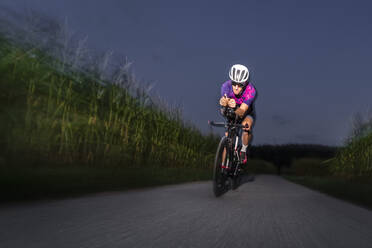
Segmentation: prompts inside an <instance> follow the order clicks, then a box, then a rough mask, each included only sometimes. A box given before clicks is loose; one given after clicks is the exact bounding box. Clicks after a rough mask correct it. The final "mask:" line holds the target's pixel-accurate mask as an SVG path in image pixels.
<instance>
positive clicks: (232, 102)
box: [228, 98, 236, 108]
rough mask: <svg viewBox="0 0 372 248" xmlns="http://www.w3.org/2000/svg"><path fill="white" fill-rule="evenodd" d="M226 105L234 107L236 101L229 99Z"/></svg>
mask: <svg viewBox="0 0 372 248" xmlns="http://www.w3.org/2000/svg"><path fill="white" fill-rule="evenodd" d="M228 105H229V107H230V108H235V107H236V102H235V100H234V99H232V98H231V99H229V102H228Z"/></svg>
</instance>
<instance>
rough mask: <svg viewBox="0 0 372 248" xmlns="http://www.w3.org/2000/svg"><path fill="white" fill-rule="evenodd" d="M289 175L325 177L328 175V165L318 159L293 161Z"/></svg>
mask: <svg viewBox="0 0 372 248" xmlns="http://www.w3.org/2000/svg"><path fill="white" fill-rule="evenodd" d="M289 171H290V172H291V173H290V174H293V175H296V176H326V175H329V174H330V172H329V163H325V161H324V160H323V159H319V158H301V159H295V160H293V162H292V164H291V168H290V169H289Z"/></svg>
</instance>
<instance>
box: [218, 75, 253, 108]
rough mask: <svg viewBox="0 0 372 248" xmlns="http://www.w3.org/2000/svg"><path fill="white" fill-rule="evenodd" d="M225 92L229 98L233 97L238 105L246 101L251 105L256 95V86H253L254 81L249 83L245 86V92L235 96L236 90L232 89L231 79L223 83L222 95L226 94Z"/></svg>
mask: <svg viewBox="0 0 372 248" xmlns="http://www.w3.org/2000/svg"><path fill="white" fill-rule="evenodd" d="M225 94H226V96H227V97H228V98H233V99H234V100H235V102H236V104H237V105H241V104H242V103H245V104H247V105H248V106H250V105H251V104H252V102H253V101H254V99H255V97H256V88H255V87H254V86H253V84H252V83H249V84H248V85H247V86H246V87H245V90H244V92H243V93H242V94H241V95H240V97H239V98H238V97H236V96H235V94H234V91H233V89H232V85H231V80H229V81H226V82H225V83H223V84H222V87H221V97H222V96H224V95H225Z"/></svg>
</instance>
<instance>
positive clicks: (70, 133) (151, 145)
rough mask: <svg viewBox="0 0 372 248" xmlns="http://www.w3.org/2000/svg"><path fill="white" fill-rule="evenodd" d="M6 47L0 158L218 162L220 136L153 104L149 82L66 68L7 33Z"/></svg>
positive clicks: (0, 77) (0, 57)
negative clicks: (205, 132) (17, 43)
mask: <svg viewBox="0 0 372 248" xmlns="http://www.w3.org/2000/svg"><path fill="white" fill-rule="evenodd" d="M0 47H1V49H0V85H1V86H0V87H1V88H0V89H1V97H0V101H1V115H0V118H1V123H2V124H1V125H2V129H1V131H0V141H1V148H3V149H2V152H1V153H0V156H2V157H4V158H5V159H7V160H8V161H12V162H13V163H14V164H23V163H27V164H30V163H33V164H54V165H58V164H60V163H62V164H69V163H70V164H77V163H79V164H87V165H101V166H136V165H137V166H139V165H141V166H144V165H151V166H168V167H188V166H191V167H204V168H206V167H208V166H211V164H212V163H213V154H214V152H215V147H216V144H217V137H215V136H213V135H210V136H203V135H202V134H201V133H200V132H199V131H198V130H197V129H195V128H194V127H192V126H188V125H186V124H185V123H184V122H183V120H182V119H181V116H180V115H179V111H172V110H170V111H164V110H163V109H162V108H160V107H159V106H157V105H154V104H151V101H149V96H148V95H147V94H146V90H145V89H144V88H141V87H132V88H130V85H131V83H132V84H133V82H130V80H131V76H130V75H129V74H128V73H126V72H125V71H124V70H118V73H119V75H118V74H115V75H116V77H115V80H113V81H108V80H100V78H99V77H97V75H94V74H88V73H84V72H82V71H80V70H71V69H69V70H68V73H66V71H61V70H60V69H59V68H57V66H56V64H58V63H60V62H58V61H54V60H53V58H51V57H50V56H48V55H46V54H44V53H43V52H41V51H40V50H37V49H33V50H25V49H23V48H21V47H17V46H15V45H13V44H11V43H10V42H8V41H7V40H5V39H1V40H0ZM124 69H126V68H124ZM98 75H100V74H99V73H98ZM133 90H134V91H136V92H137V93H136V94H133ZM131 92H132V93H131Z"/></svg>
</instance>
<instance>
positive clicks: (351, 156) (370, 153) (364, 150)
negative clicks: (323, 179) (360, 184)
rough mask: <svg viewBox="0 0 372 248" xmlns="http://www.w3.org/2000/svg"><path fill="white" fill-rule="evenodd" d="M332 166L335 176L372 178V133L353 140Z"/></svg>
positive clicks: (343, 149) (342, 150) (338, 155)
mask: <svg viewBox="0 0 372 248" xmlns="http://www.w3.org/2000/svg"><path fill="white" fill-rule="evenodd" d="M336 161H337V163H335V164H334V165H333V166H332V168H331V169H332V172H333V173H334V174H335V175H339V176H344V177H348V178H352V177H371V176H372V132H371V133H369V134H368V135H365V136H363V137H360V138H355V139H353V140H351V141H350V142H349V143H348V144H347V145H346V146H345V147H344V148H342V149H341V150H340V151H339V152H338V153H337V156H336Z"/></svg>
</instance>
